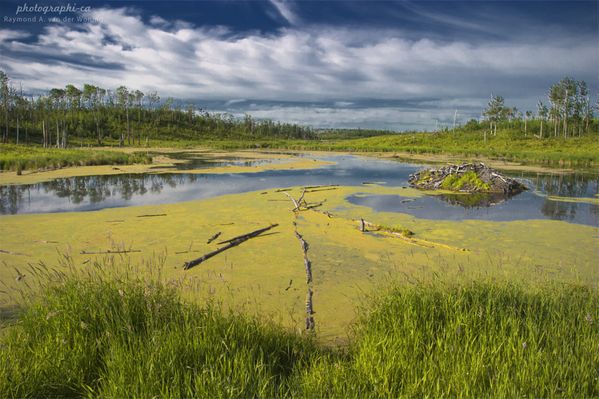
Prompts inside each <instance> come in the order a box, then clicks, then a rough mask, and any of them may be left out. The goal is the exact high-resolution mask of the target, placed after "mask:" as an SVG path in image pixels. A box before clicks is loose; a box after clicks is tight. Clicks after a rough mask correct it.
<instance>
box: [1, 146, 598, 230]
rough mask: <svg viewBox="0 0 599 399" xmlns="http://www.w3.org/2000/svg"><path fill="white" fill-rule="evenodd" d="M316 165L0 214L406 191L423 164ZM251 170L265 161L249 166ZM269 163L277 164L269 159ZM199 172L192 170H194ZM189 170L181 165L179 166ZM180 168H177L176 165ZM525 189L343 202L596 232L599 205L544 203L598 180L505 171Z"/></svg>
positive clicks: (90, 183) (67, 188)
mask: <svg viewBox="0 0 599 399" xmlns="http://www.w3.org/2000/svg"><path fill="white" fill-rule="evenodd" d="M315 158H317V159H321V160H324V161H331V162H335V164H334V165H328V166H323V167H320V168H317V169H309V170H266V171H262V172H258V173H236V174H192V173H185V170H184V169H181V172H180V173H165V174H129V175H125V174H121V175H111V176H85V177H72V178H61V179H56V180H53V181H50V182H46V183H39V184H31V185H12V186H0V213H1V214H18V213H49V212H72V211H93V210H99V209H104V208H113V207H124V206H135V205H148V204H163V203H174V202H180V201H189V200H195V199H203V198H210V197H217V196H221V195H225V194H234V193H243V192H250V191H257V190H268V189H273V188H283V187H292V186H308V185H311V186H313V185H333V184H334V185H341V186H363V184H365V183H374V184H380V185H384V186H385V187H391V188H393V187H406V186H408V183H407V180H408V177H409V175H410V174H411V173H414V172H415V171H417V170H419V169H421V168H422V167H424V165H419V164H413V163H406V162H398V161H389V160H380V159H375V158H367V157H359V156H350V155H334V156H317V157H315ZM239 162H245V161H241V160H238V159H231V160H226V159H224V160H220V161H219V162H218V164H216V165H214V164H207V165H205V166H206V167H213V166H227V165H229V164H231V165H236V164H238V163H239ZM254 162H259V163H258V164H261V163H264V162H268V161H254ZM274 162H276V161H274ZM195 166H199V165H195ZM185 167H188V166H183V168H185ZM180 168H181V167H180ZM506 174H507V175H509V176H512V177H515V178H517V179H519V180H520V181H522V182H524V183H525V184H526V186H527V187H528V188H529V190H528V191H526V192H524V193H521V194H519V195H517V196H515V197H513V198H510V199H508V200H505V201H498V200H496V199H494V198H486V199H483V201H479V200H478V199H477V201H473V199H475V198H473V197H471V196H469V195H456V196H438V195H435V196H424V197H422V198H406V197H402V196H399V195H372V194H360V193H357V194H354V195H351V196H349V197H348V198H347V200H348V201H349V202H350V203H352V204H355V205H362V206H368V207H370V208H372V209H374V210H376V211H384V212H401V213H407V214H410V215H413V216H415V217H418V218H427V219H446V220H464V219H478V220H493V221H510V220H526V219H553V220H563V221H567V222H571V223H579V224H586V225H591V226H599V206H598V205H596V204H591V203H585V202H565V201H557V200H553V199H551V198H549V196H561V197H572V198H590V199H593V198H595V199H596V198H597V195H598V193H599V175H597V174H590V173H569V174H548V173H534V174H533V173H519V172H509V173H506Z"/></svg>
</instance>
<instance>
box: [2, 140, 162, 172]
mask: <svg viewBox="0 0 599 399" xmlns="http://www.w3.org/2000/svg"><path fill="white" fill-rule="evenodd" d="M151 160H152V159H151V158H150V157H149V156H147V155H145V154H143V153H132V154H127V153H124V152H117V151H104V150H91V149H61V148H41V147H36V146H23V145H13V144H0V170H15V171H17V172H19V171H21V170H37V169H57V168H63V167H67V166H86V165H128V164H134V163H149V162H151Z"/></svg>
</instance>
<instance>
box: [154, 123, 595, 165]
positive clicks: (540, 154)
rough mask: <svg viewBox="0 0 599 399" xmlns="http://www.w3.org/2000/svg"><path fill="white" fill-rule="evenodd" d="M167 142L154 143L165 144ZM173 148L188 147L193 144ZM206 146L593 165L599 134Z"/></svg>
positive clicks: (467, 134)
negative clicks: (567, 136) (431, 155)
mask: <svg viewBox="0 0 599 399" xmlns="http://www.w3.org/2000/svg"><path fill="white" fill-rule="evenodd" d="M168 143H169V142H164V141H161V142H159V144H160V145H162V146H168V145H169V144H168ZM176 145H177V146H183V147H193V146H194V143H193V142H180V143H177V144H176ZM202 145H205V146H207V147H210V148H214V149H219V150H232V149H287V150H306V151H310V150H313V151H348V152H400V153H406V154H433V155H452V156H458V157H463V158H464V159H471V158H489V159H496V160H505V161H515V162H522V163H526V164H538V165H550V166H572V167H592V166H596V165H598V164H599V134H597V133H592V134H589V135H583V136H581V137H571V138H567V139H564V138H563V137H546V138H544V139H538V138H536V137H534V136H533V135H532V134H528V135H527V136H524V135H523V133H522V132H521V131H519V130H515V129H503V130H499V131H498V132H497V135H496V136H491V135H490V134H487V137H486V140H485V131H484V129H477V130H473V131H472V130H465V129H457V130H456V131H449V132H439V133H401V134H389V135H384V136H375V137H368V138H355V139H339V140H274V139H273V140H269V139H256V140H247V141H241V140H209V141H205V142H202Z"/></svg>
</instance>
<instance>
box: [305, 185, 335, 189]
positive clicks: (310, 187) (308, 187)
mask: <svg viewBox="0 0 599 399" xmlns="http://www.w3.org/2000/svg"><path fill="white" fill-rule="evenodd" d="M324 187H339V184H322V185H319V186H305V187H304V189H305V190H313V189H315V188H324Z"/></svg>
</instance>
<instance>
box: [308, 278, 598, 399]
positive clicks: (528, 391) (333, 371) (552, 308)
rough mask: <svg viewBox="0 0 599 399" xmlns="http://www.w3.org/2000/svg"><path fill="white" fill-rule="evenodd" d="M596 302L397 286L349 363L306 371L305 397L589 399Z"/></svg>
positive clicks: (565, 290)
mask: <svg viewBox="0 0 599 399" xmlns="http://www.w3.org/2000/svg"><path fill="white" fill-rule="evenodd" d="M598 305H599V295H597V292H596V291H593V290H592V289H591V288H581V287H563V286H560V287H551V288H545V289H540V290H536V291H531V292H527V291H523V290H522V289H521V288H518V287H516V286H510V285H507V286H505V285H497V284H481V283H473V284H472V285H469V286H465V287H447V288H446V287H442V286H439V285H434V286H425V285H419V286H414V287H407V288H406V287H398V288H396V289H394V290H393V291H392V293H391V294H388V295H385V296H383V297H381V298H380V299H379V300H378V301H377V302H376V304H375V306H374V310H373V311H372V312H370V313H369V315H368V317H367V318H366V319H364V320H362V322H361V323H360V324H359V327H358V332H357V337H356V338H355V340H354V342H353V343H352V344H351V345H350V348H349V352H348V355H347V356H346V357H345V358H342V359H338V360H335V361H330V360H325V361H321V362H320V363H318V364H317V366H315V367H313V368H311V369H309V370H305V371H304V378H303V380H302V383H303V386H302V387H303V389H304V390H303V392H302V394H303V395H304V396H307V397H360V398H364V397H372V398H380V397H394V398H397V397H461V396H463V397H489V396H493V397H554V396H566V397H596V396H597V395H598V394H599V385H598V383H597V378H598V374H597V365H598V362H599V357H598V355H597V353H599V332H598V330H597V327H596V325H595V324H594V323H596V322H597V316H598V314H597V309H598Z"/></svg>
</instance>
